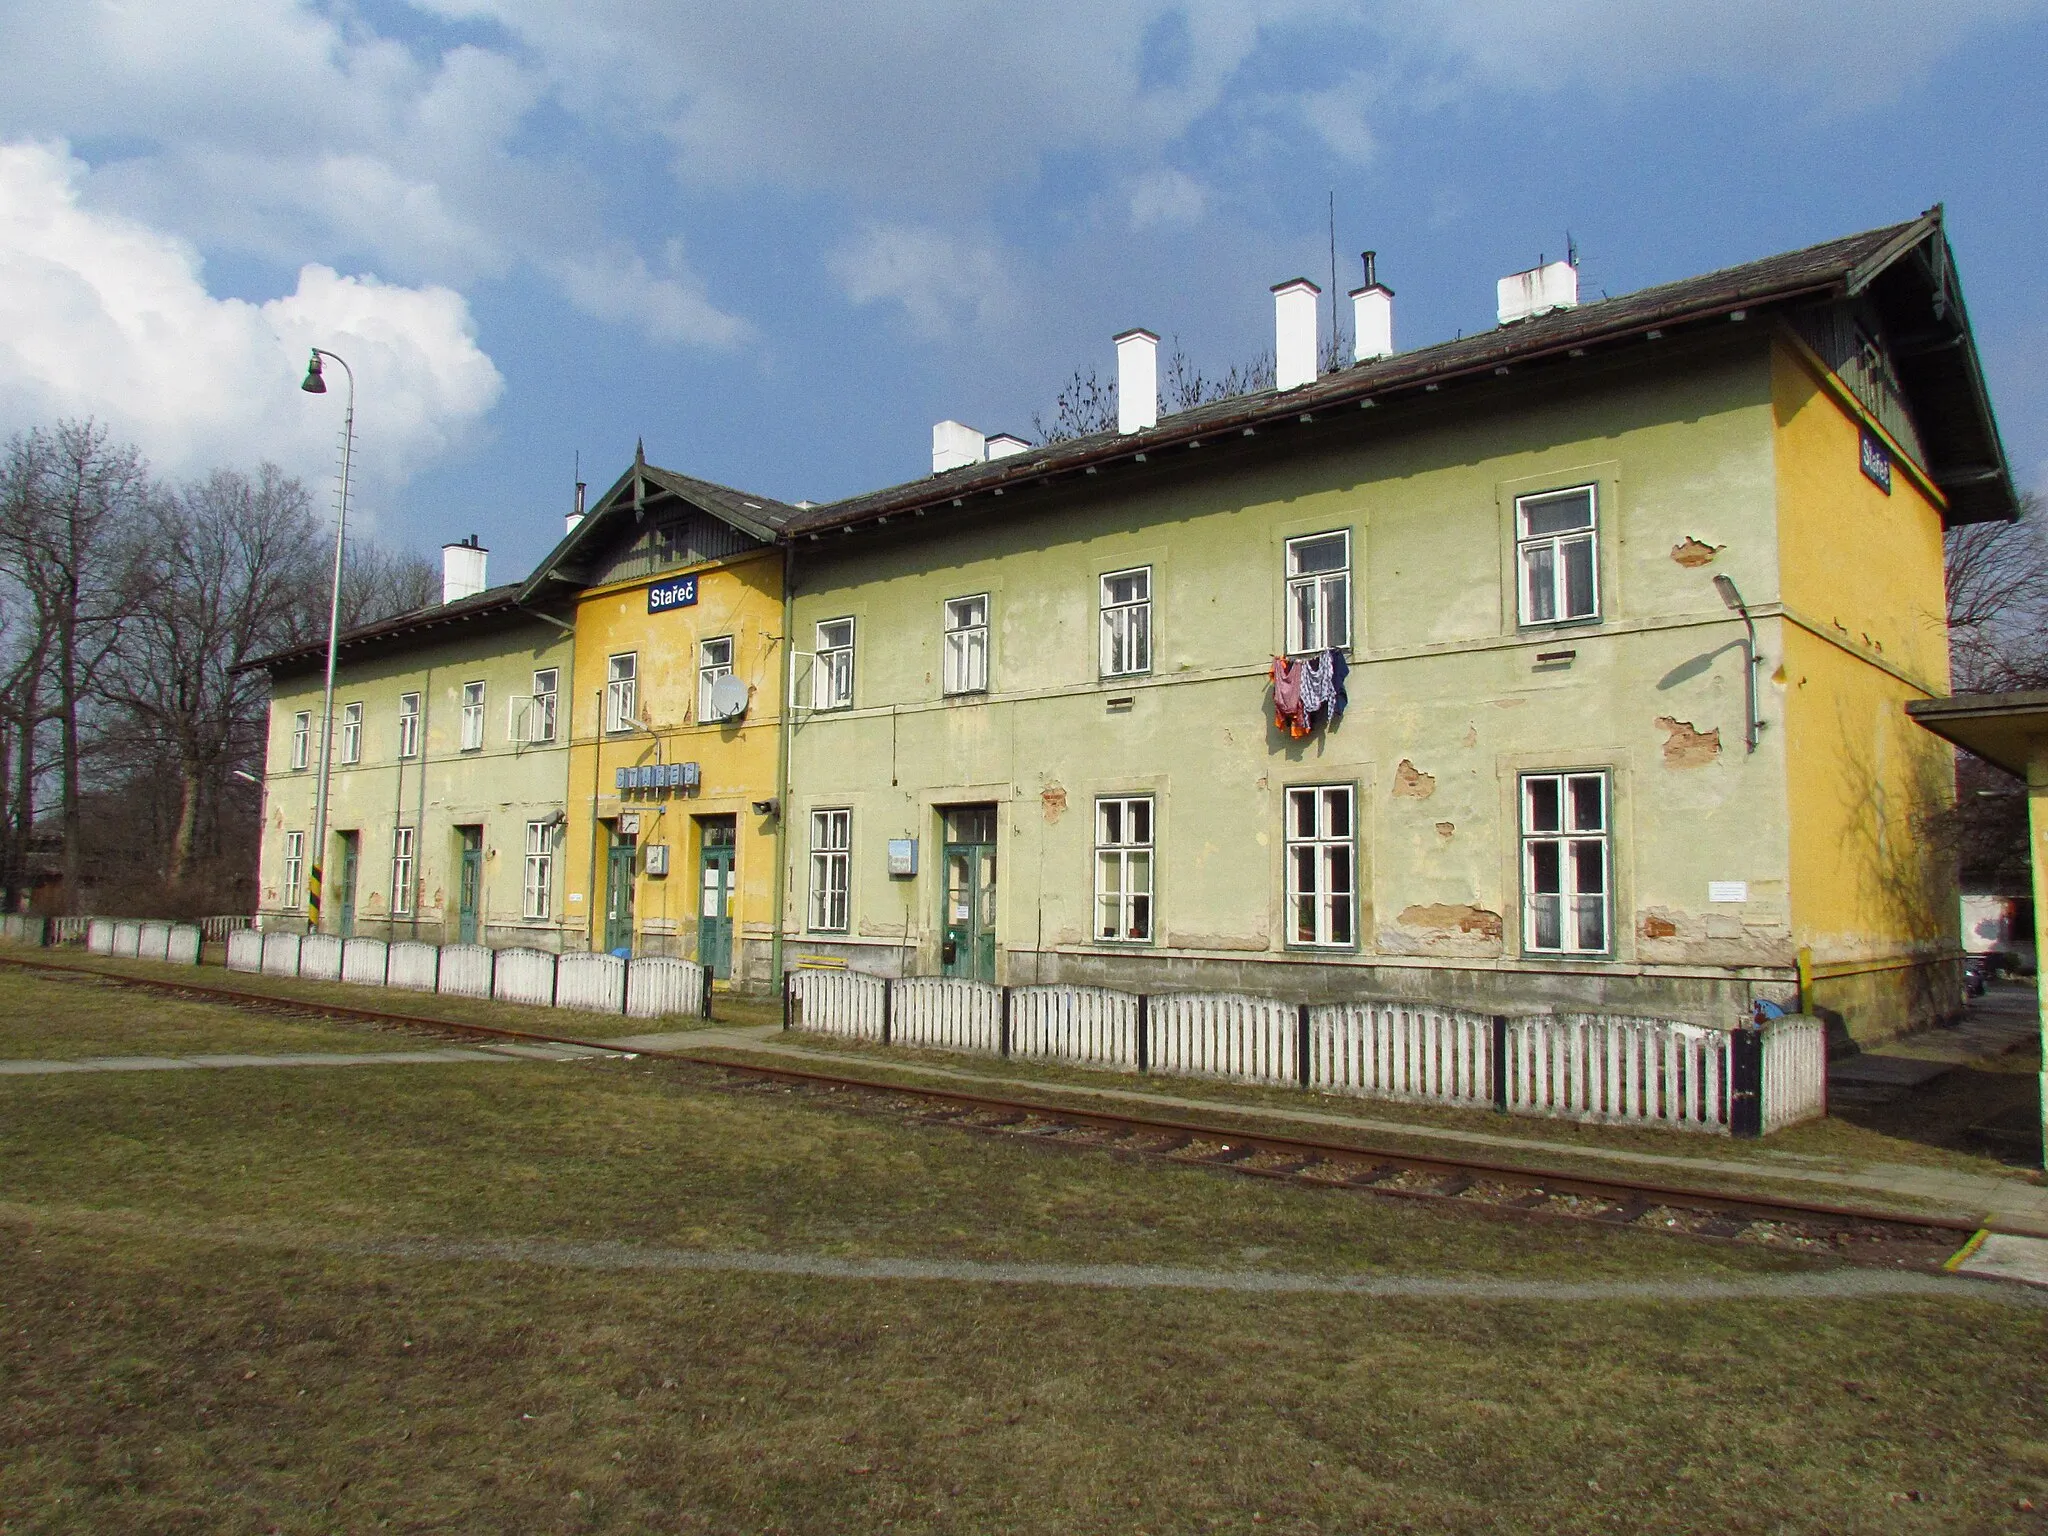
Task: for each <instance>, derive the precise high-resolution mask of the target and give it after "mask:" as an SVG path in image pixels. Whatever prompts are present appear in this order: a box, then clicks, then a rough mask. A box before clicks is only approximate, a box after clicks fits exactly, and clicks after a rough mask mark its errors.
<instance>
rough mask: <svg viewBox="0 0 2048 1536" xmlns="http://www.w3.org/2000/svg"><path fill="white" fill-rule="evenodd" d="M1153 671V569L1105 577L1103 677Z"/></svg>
mask: <svg viewBox="0 0 2048 1536" xmlns="http://www.w3.org/2000/svg"><path fill="white" fill-rule="evenodd" d="M1151 670H1152V567H1151V566H1149V565H1141V566H1139V567H1138V568H1137V569H1136V570H1134V571H1112V572H1110V573H1109V574H1108V575H1107V576H1105V577H1103V578H1102V675H1103V676H1104V677H1126V676H1129V675H1130V674H1131V673H1133V672H1149V671H1151Z"/></svg>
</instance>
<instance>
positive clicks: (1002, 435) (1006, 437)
mask: <svg viewBox="0 0 2048 1536" xmlns="http://www.w3.org/2000/svg"><path fill="white" fill-rule="evenodd" d="M1030 446H1031V445H1030V444H1029V443H1027V442H1025V441H1024V439H1023V438H1021V437H1019V436H1017V434H1016V433H1014V432H997V433H994V434H993V435H991V436H990V438H989V440H988V447H987V449H986V450H985V451H986V454H987V456H988V459H989V462H990V463H994V462H995V461H996V460H997V459H1007V458H1008V457H1009V456H1010V455H1011V454H1013V453H1022V452H1023V451H1024V450H1025V449H1026V448H1029V447H1030Z"/></svg>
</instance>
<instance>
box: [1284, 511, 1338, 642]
mask: <svg viewBox="0 0 2048 1536" xmlns="http://www.w3.org/2000/svg"><path fill="white" fill-rule="evenodd" d="M1350 644H1351V534H1350V533H1349V531H1348V530H1341V531H1339V532H1337V533H1315V534H1310V535H1308V536H1307V537H1305V538H1299V539H1289V540H1288V541H1287V654H1288V655H1290V656H1304V655H1307V654H1308V653H1310V652H1312V651H1341V650H1345V649H1348V648H1349V646H1350Z"/></svg>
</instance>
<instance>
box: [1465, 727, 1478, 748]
mask: <svg viewBox="0 0 2048 1536" xmlns="http://www.w3.org/2000/svg"><path fill="white" fill-rule="evenodd" d="M1465 745H1466V746H1468V747H1476V746H1478V745H1479V727H1478V725H1477V724H1473V725H1468V726H1466V727H1465Z"/></svg>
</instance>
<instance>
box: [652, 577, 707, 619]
mask: <svg viewBox="0 0 2048 1536" xmlns="http://www.w3.org/2000/svg"><path fill="white" fill-rule="evenodd" d="M696 602H697V578H696V577H694V576H678V577H676V579H675V580H673V581H657V582H656V583H655V584H654V585H653V586H651V587H649V588H648V589H647V611H648V612H649V613H667V612H668V611H669V609H671V608H690V607H694V606H695V605H696Z"/></svg>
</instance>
